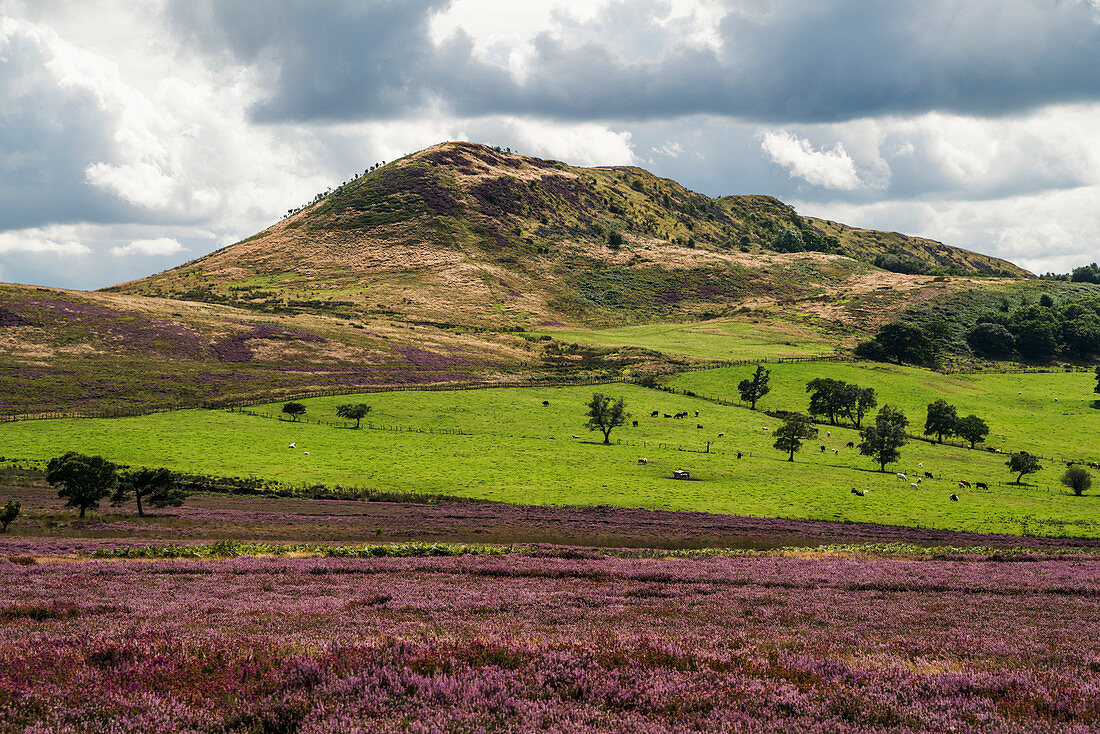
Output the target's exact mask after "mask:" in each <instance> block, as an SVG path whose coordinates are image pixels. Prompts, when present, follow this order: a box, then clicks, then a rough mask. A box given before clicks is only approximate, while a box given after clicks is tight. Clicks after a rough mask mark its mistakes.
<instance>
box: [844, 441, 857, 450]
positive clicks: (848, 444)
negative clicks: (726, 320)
mask: <svg viewBox="0 0 1100 734" xmlns="http://www.w3.org/2000/svg"><path fill="white" fill-rule="evenodd" d="M846 445H847V447H848V448H850V449H854V448H855V447H856V442H855V441H849V442H848V443H847V444H846Z"/></svg>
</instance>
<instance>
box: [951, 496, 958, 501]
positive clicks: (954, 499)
mask: <svg viewBox="0 0 1100 734" xmlns="http://www.w3.org/2000/svg"><path fill="white" fill-rule="evenodd" d="M951 501H952V502H958V501H959V495H957V494H953V495H951Z"/></svg>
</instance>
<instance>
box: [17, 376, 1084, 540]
mask: <svg viewBox="0 0 1100 734" xmlns="http://www.w3.org/2000/svg"><path fill="white" fill-rule="evenodd" d="M815 367H816V369H817V370H818V373H820V371H822V370H826V371H827V374H830V375H834V376H837V377H841V378H845V377H847V378H848V379H852V380H854V381H857V382H861V381H862V382H861V384H872V383H871V382H870V380H869V379H867V377H868V376H869V375H871V374H874V370H867V369H866V368H859V367H850V366H848V365H834V364H826V365H823V364H820V363H819V364H817V365H800V366H797V367H794V366H792V371H791V372H789V373H788V372H786V371H785V370H777V372H776V373H775V377H774V378H773V379H774V381H775V391H774V392H773V394H772V395H769V396H768V399H767V401H766V402H767V404H768V405H770V406H773V407H780V406H786V405H789V407H801V406H802V405H804V401H805V396H804V395H803V394H801V392H800V388H801V383H800V381H803V382H804V380H803V378H804V377H805V375H806V374H810V370H812V369H814V368H815ZM860 369H862V370H863V371H862V372H858V371H857V372H854V373H852V374H849V372H848V371H849V370H860ZM799 370H801V372H799ZM742 371H743V370H742ZM738 374H739V372H738V371H736V370H735V371H715V372H709V373H695V374H693V375H690V376H685V377H682V378H680V380H681V381H684V382H683V384H685V385H686V384H693V385H695V386H696V387H698V388H699V391H700V392H703V391H704V388H705V387H713V388H714V390H715V392H719V393H721V392H723V391H721V390H719V388H720V387H721V386H722V385H724V384H727V383H726V382H722V381H723V380H725V381H728V380H731V379H733V378H734V377H736V376H737V375H738ZM882 374H883V375H884V379H886V380H887V382H886V383H884V385H883V387H882V389H880V391H879V392H880V401H883V402H886V401H896V402H900V403H901V404H902V405H904V406H906V407H909V404H908V403H907V402H906V401H907V400H908V401H916V400H923V399H924V398H921V397H919V396H920V394H921V393H920V392H919V391H918V392H915V393H913V394H912V395H909V394H908V393H907V394H906V395H901V394H900V392H899V397H900V398H901V399H898V398H896V397H895V396H894V395H893V393H892V392H891V389H890V385H891V384H896V385H899V386H901V385H908V384H910V383H916V384H919V383H920V382H921V380H922V379H923V380H925V381H930V384H932V385H934V384H935V381H936V380H941V379H948V380H949V382H950V384H956V383H955V380H956V378H942V377H940V376H936V375H933V374H931V373H922V374H919V375H917V374H910V375H908V376H905V377H904V379H902V376H898V375H894V376H893V377H892V378H891V377H889V376H890V375H891V374H892V373H891V371H890V370H884V371H883V372H882ZM1086 378H1087V375H1083V374H1077V375H1062V374H1038V375H1018V376H1000V375H992V376H983V377H980V378H966V380H965V382H964V383H963V384H969V385H971V388H970V390H971V391H972V392H974V393H976V394H975V395H973V396H971V399H972V400H974V401H976V404H978V405H980V404H981V400H982V397H981V390H982V389H984V390H985V392H986V395H987V396H988V394H989V391H990V390H995V389H1002V388H1003V386H1004V385H1005V384H1006V383H1005V382H1004V381H1005V380H1009V381H1010V382H1009V383H1008V384H1010V385H1012V386H1019V387H1021V388H1024V390H1026V391H1027V393H1028V395H1040V394H1044V392H1046V391H1057V390H1059V389H1064V390H1066V391H1067V392H1068V391H1070V389H1071V388H1076V393H1083V392H1084V389H1085V388H1086V387H1088V385H1087V384H1086V382H1085V381H1086ZM891 379H892V380H893V381H894V382H893V383H891V382H890V380H891ZM958 379H962V378H958ZM687 380H695V381H696V382H697V383H698V384H696V382H692V383H688V382H686V381H687ZM983 380H988V381H989V383H988V384H986V383H984V382H983ZM975 385H976V386H975ZM1059 386H1061V387H1060V388H1059ZM596 389H603V390H604V391H606V392H609V393H611V394H613V395H622V396H623V397H625V399H626V401H627V404H628V408H629V409H630V410H631V412H632V413H633V416H634V419H636V420H638V422H639V425H638V427H631V426H630V425H629V424H628V425H627V426H624V427H623V428H620V429H617V430H616V431H615V432H613V433H612V439H613V440H615V441H618V442H619V443H615V444H613V445H611V446H603V445H601V444H600V438H599V434H598V433H595V434H593V433H589V432H587V431H585V430H584V429H583V422H584V420H583V413H584V407H583V406H584V403H585V400H586V399H587V398H588V397H589V396H590V395H591V393H592V391H593V388H585V387H563V388H537V389H536V388H531V389H521V388H516V389H494V390H477V391H456V392H395V393H378V394H371V395H364V396H359V397H356V396H342V397H335V398H317V399H312V400H306V401H303V402H305V404H306V405H307V406H308V413H307V416H306V420H307V421H308V420H309V419H310V418H312V419H314V420H316V419H321V420H323V421H332V420H333V419H334V418H335V415H334V413H335V407H336V405H338V404H340V403H345V402H360V401H362V402H366V403H368V404H370V405H371V407H372V410H371V412H370V414H369V422H368V421H364V428H363V429H361V430H358V431H356V430H350V429H347V428H343V427H336V426H334V425H330V424H326V423H311V422H299V423H291V422H288V421H284V420H279V419H278V418H277V416H278V415H279V413H278V408H279V406H278V405H270V406H260V407H259V408H257V409H256V414H248V413H231V412H225V411H179V412H174V413H163V414H156V415H148V416H140V417H134V418H122V419H112V420H87V419H85V420H57V421H32V422H24V423H15V424H7V425H3V426H0V455H4V456H8V457H12V456H17V457H25V458H33V459H47V458H49V457H52V456H55V455H58V454H60V453H62V452H64V451H65V450H69V449H74V450H80V451H83V452H87V453H98V454H102V455H104V456H107V457H109V458H110V459H112V460H115V461H119V462H122V463H126V464H131V465H148V466H167V467H169V468H171V469H174V470H180V471H188V472H197V473H206V474H214V475H224V476H240V477H248V476H255V477H259V478H270V479H275V480H278V481H281V482H285V483H289V484H300V485H312V484H327V485H330V486H331V485H337V484H339V485H344V486H364V487H369V488H373V489H377V490H384V491H391V492H428V493H439V494H450V495H459V496H465V497H473V498H480V499H489V500H498V501H505V502H511V503H519V504H547V505H615V506H625V507H641V508H649V509H670V510H692V511H706V512H713V513H727V514H741V515H750V516H756V517H783V518H806V519H818V520H852V521H863V522H879V523H888V524H896V525H904V526H919V527H932V528H939V529H950V530H967V531H974V532H1009V533H1022V534H1044V535H1075V536H1090V537H1095V536H1100V498H1097V497H1094V496H1086V497H1072V496H1069V495H1068V494H1067V493H1066V492H1064V491H1063V488H1062V487H1061V485H1060V484H1058V477H1059V476H1060V475H1061V471H1062V469H1063V467H1061V466H1059V465H1057V464H1055V463H1053V462H1046V464H1047V466H1046V468H1044V470H1043V471H1042V472H1040V473H1039V474H1037V475H1032V476H1030V477H1028V478H1026V481H1027V482H1028V485H1027V486H1016V485H1010V484H998V482H1001V483H1006V482H1008V481H1009V480H1010V479H1012V478H1014V477H1010V476H1009V474H1008V472H1007V470H1006V468H1005V467H1004V465H1003V464H1004V460H1005V456H1004V455H999V454H994V453H990V452H986V451H970V450H966V449H962V448H957V447H950V446H934V445H931V444H928V443H925V442H913V443H911V444H909V445H908V446H906V447H905V448H904V449H903V451H902V454H903V460H902V462H901V463H900V464H898V465H894V466H891V467H890V470H891V471H890V472H889V473H886V474H883V473H879V472H878V471H875V470H876V469H877V465H875V464H873V463H872V462H871V461H870V460H868V459H867V458H865V457H861V456H859V455H858V453H857V452H856V451H855V450H854V449H850V448H846V446H845V444H846V443H847V442H848V441H850V440H854V439H855V438H856V433H855V432H854V431H852V430H850V429H845V428H833V429H831V432H832V436H831V437H826V435H825V431H824V428H823V430H822V434H821V438H820V439H819V440H817V441H813V442H810V443H811V444H812V445H809V446H807V448H806V450H804V451H803V452H802V453H800V454H799V455H798V456H796V461H795V462H793V463H788V462H786V461H785V457H784V456H783V455H782V454H780V453H779V452H778V451H776V450H774V449H773V448H772V447H771V443H772V437H771V431H772V430H774V428H775V427H777V426H778V425H779V421H778V420H775V419H772V418H768V417H767V416H765V415H762V414H760V413H752V412H750V411H748V410H747V409H745V408H741V407H727V406H720V405H715V404H713V403H709V402H706V401H704V400H702V399H697V398H696V399H693V398H689V397H684V396H682V395H674V394H670V393H667V392H662V391H654V390H647V389H644V388H641V387H637V386H633V385H622V384H617V385H609V386H606V387H604V388H596ZM925 389H928V390H931V389H932V388H931V387H927V388H925ZM958 389H959V390H961V388H958ZM1024 390H1021V391H1024ZM1014 392H1015V391H1013V393H1014ZM1076 393H1074V394H1076ZM945 394H946V395H947V396H948V398H949V399H951V400H956V398H955V395H954V394H953V393H950V392H947V393H945ZM960 394H961V393H960ZM543 400H548V401H549V403H550V404H549V406H543V405H542V401H543ZM985 400H986V401H987V402H986V404H988V405H989V406H990V407H989V409H987V410H979V411H978V412H979V413H981V414H983V415H986V416H987V417H988V418H989V421H990V423H991V424H993V425H994V433H995V434H998V435H1000V436H1003V438H1004V439H1005V441H1006V442H1010V441H1014V440H1020V441H1021V444H1020V445H1014V444H1010V443H1004V444H1003V445H1004V446H1005V448H1006V449H1009V448H1029V449H1035V450H1038V449H1042V448H1044V447H1046V446H1049V445H1051V442H1052V439H1050V438H1049V435H1050V434H1057V433H1059V432H1061V431H1064V430H1068V428H1069V427H1071V426H1074V425H1076V424H1078V423H1080V422H1083V421H1085V420H1086V418H1087V416H1088V413H1087V412H1086V411H1091V410H1092V409H1091V408H1086V407H1083V406H1086V405H1088V404H1087V403H1080V402H1078V403H1077V405H1076V406H1073V404H1072V401H1069V400H1066V401H1065V404H1066V406H1065V410H1070V409H1071V408H1073V409H1074V410H1076V411H1078V413H1077V414H1076V415H1073V414H1071V415H1069V416H1064V417H1063V418H1057V419H1056V415H1060V414H1052V415H1051V416H1047V415H1046V414H1043V413H1034V412H1033V413H1032V419H1031V420H1026V419H1025V422H1024V424H1023V425H1022V426H1018V427H1016V428H1012V429H1009V428H1008V427H1006V426H1002V425H1001V423H1000V421H1002V420H1004V419H1006V418H1007V417H1008V416H1009V415H1012V413H1010V412H1008V410H1009V409H1008V408H1006V407H1001V408H998V409H997V412H993V411H994V408H993V405H992V403H990V402H989V399H988V397H986V398H985ZM957 402H959V403H960V407H961V408H962V407H963V405H962V401H961V400H958V401H957ZM1059 404H1060V405H1061V401H1060V403H1059ZM685 410H686V411H689V417H688V418H686V419H681V420H676V419H672V418H669V419H665V418H663V417H660V416H658V417H656V418H651V417H650V413H651V411H658V412H659V413H660V414H664V413H675V412H679V411H685ZM696 410H698V411H699V416H698V417H695V415H694V411H696ZM1060 410H1061V409H1060ZM910 415H911V416H914V423H916V422H917V421H916V420H915V416H916V413H915V412H913V411H912V410H911V411H910ZM921 417H923V414H921ZM1038 418H1041V419H1042V420H1041V421H1040V420H1038ZM1093 420H1095V419H1093ZM368 424H369V425H371V426H373V428H369V427H368ZM697 425H702V426H704V428H697V427H696V426H697ZM1029 427H1030V428H1029ZM383 428H384V430H383ZM764 428H768V429H769V430H767V431H765V430H763V429H764ZM459 431H461V433H458V432H459ZM1094 432H1095V429H1094V428H1093V429H1092V430H1091V431H1090V430H1088V429H1082V430H1081V431H1080V432H1077V433H1072V432H1070V433H1067V434H1066V435H1065V436H1064V438H1063V439H1062V440H1063V441H1065V442H1066V444H1067V446H1070V447H1073V448H1075V449H1076V450H1078V451H1082V452H1083V451H1085V450H1086V449H1087V448H1088V447H1089V446H1090V444H1089V442H1090V441H1091V440H1092V438H1091V437H1092V436H1093V435H1095V433H1094ZM719 433H724V434H725V435H724V436H722V437H719V436H718V434H719ZM573 435H576V436H579V438H576V439H574V438H571V436H573ZM1029 437H1030V438H1031V440H1030V441H1027V442H1025V441H1024V439H1025V438H1029ZM997 440H998V441H1000V440H1001V439H1000V438H998V439H997ZM708 441H709V442H711V445H710V447H709V448H710V452H709V453H705V452H706V451H707V448H708V447H707V442H708ZM292 442H293V443H295V444H296V448H295V449H289V448H288V445H289V444H290V443H292ZM819 444H820V445H824V446H826V451H825V452H821V451H819V450H818V448H817V447H818V445H819ZM1091 445H1092V446H1095V445H1096V444H1095V443H1092V444H1091ZM834 449H835V450H836V451H837V453H836V454H834V453H833V450H834ZM306 451H308V452H309V454H308V455H307V454H306V453H305V452H306ZM738 451H740V452H742V453H743V454H744V456H743V458H742V459H738V458H737V455H736V454H737V452H738ZM638 457H646V458H648V460H649V463H648V464H647V465H645V466H642V465H639V464H638V462H637V459H638ZM920 464H923V466H920ZM678 468H683V469H687V470H689V471H690V472H691V474H692V477H693V479H695V480H697V481H675V480H672V479H671V478H670V475H671V472H672V470H673V469H678ZM926 470H928V471H932V472H933V473H934V475H935V477H936V478H935V479H933V480H925V481H924V482H923V484H922V485H921V487H920V488H919V489H916V490H913V489H911V488H910V487H909V482H908V481H901V480H898V479H897V478H895V477H894V475H893V471H904V472H908V473H909V474H910V475H913V476H919V475H920V474H921V473H922V472H923V471H926ZM959 479H968V480H970V481H972V482H974V481H986V482H989V483H990V485H991V486H990V489H989V490H982V491H976V490H975V491H965V492H962V491H959V490H957V487H956V482H957V481H958V480H959ZM853 487H859V488H862V489H870V490H871V492H870V493H869V494H868V495H867V496H866V497H857V496H856V495H854V494H852V493H851V491H850V490H851V489H852V488H853ZM952 492H958V493H959V494H960V495H961V501H960V502H950V501H949V500H948V495H949V494H951V493H952Z"/></svg>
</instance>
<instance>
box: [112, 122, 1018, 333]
mask: <svg viewBox="0 0 1100 734" xmlns="http://www.w3.org/2000/svg"><path fill="white" fill-rule="evenodd" d="M882 254H891V255H894V256H895V257H900V258H904V259H905V260H906V261H916V262H919V263H920V264H921V266H922V267H921V268H919V270H920V271H921V272H925V271H929V272H933V271H937V269H938V271H939V272H938V273H937V272H933V274H943V273H945V272H949V273H962V274H965V275H994V274H995V275H1012V276H1021V277H1022V276H1027V275H1029V274H1028V273H1027V272H1026V271H1024V270H1022V269H1020V268H1018V267H1016V266H1014V265H1012V264H1011V263H1008V262H1005V261H1003V260H999V259H997V258H992V257H988V256H984V255H978V254H976V253H969V252H966V251H963V250H958V249H957V248H952V247H949V246H947V245H943V244H941V243H935V242H931V241H928V240H920V239H916V238H909V237H905V236H903V235H897V234H893V233H879V232H871V231H865V230H855V229H852V228H848V227H843V226H842V225H835V224H834V223H831V222H821V221H819V220H812V219H807V218H803V217H799V216H798V215H797V213H795V211H794V210H793V209H792V208H791V207H789V206H787V205H785V204H782V203H781V202H779V201H777V200H775V199H772V198H770V197H762V196H748V197H725V198H722V199H711V198H708V197H706V196H703V195H701V194H697V193H695V192H692V191H689V190H688V189H686V188H684V187H683V186H681V185H680V184H678V183H676V182H675V181H671V180H669V179H663V178H659V177H657V176H654V175H653V174H651V173H649V172H647V171H645V170H643V169H640V168H635V167H630V166H625V167H602V168H580V167H576V166H570V165H567V164H565V163H561V162H559V161H547V160H542V159H539V158H531V157H526V156H520V155H516V154H510V153H505V152H500V151H497V150H494V149H492V148H488V147H486V146H482V145H475V144H472V143H444V144H440V145H436V146H433V147H431V148H428V149H426V150H423V151H420V152H418V153H415V154H413V155H410V156H406V157H405V158H402V159H400V160H398V161H394V162H391V163H389V164H387V165H385V166H381V167H379V168H376V169H374V170H368V171H366V172H364V174H363V175H361V176H358V177H356V178H355V179H354V180H352V181H349V182H347V183H345V184H344V185H342V186H340V187H339V188H337V189H336V190H335V191H332V192H330V193H326V194H325V195H323V196H319V197H318V198H317V199H316V200H315V201H314V202H313V203H311V204H310V205H309V206H306V207H304V208H303V209H301V210H300V211H296V212H292V213H291V214H290V215H289V216H288V217H287V218H285V219H284V220H282V221H281V222H279V223H277V224H275V225H273V226H272V227H270V228H268V229H267V230H265V231H263V232H260V233H259V234H257V235H254V236H253V237H250V238H248V239H246V240H243V241H242V242H239V243H236V244H234V245H231V246H229V247H227V248H224V249H222V250H219V251H218V252H215V253H212V254H210V255H207V256H206V257H203V258H200V259H198V260H195V261H193V262H190V263H187V264H185V265H182V266H180V267H178V268H174V269H172V270H169V271H167V272H164V273H161V274H158V275H155V276H152V277H149V278H144V279H142V280H138V281H134V282H131V283H125V284H122V285H120V286H116V287H114V288H112V289H109V290H111V291H114V292H121V293H131V294H140V295H152V296H158V297H166V298H173V299H182V300H192V301H204V302H211V303H222V304H227V305H234V306H238V307H242V308H248V309H251V310H258V311H268V312H273V313H327V314H332V315H336V316H342V317H357V318H358V317H367V316H382V317H394V316H396V317H399V318H401V319H403V320H405V321H407V322H414V323H428V324H438V325H444V326H478V327H482V328H492V329H527V330H530V329H532V328H537V327H541V326H556V325H559V324H560V325H570V326H609V325H623V324H640V323H651V322H654V321H677V320H684V319H699V318H712V317H715V316H720V315H728V314H730V313H732V312H733V311H734V310H735V309H737V308H739V307H741V306H743V305H744V304H745V303H746V302H756V303H775V302H780V301H787V302H789V301H791V300H802V299H810V298H818V297H821V296H823V295H827V294H828V293H830V292H832V291H843V290H848V291H852V290H855V291H856V292H859V291H866V290H873V289H874V288H877V287H879V286H880V285H881V280H879V281H876V284H875V285H874V286H873V287H871V288H867V287H866V286H867V284H868V282H869V281H868V280H867V276H868V275H869V274H871V273H875V272H880V271H878V269H876V268H874V267H873V261H874V259H875V257H876V256H878V255H882ZM871 280H875V276H872V278H871ZM890 282H891V284H892V285H893V286H894V287H897V288H900V289H901V290H904V291H914V290H915V291H919V290H920V289H921V288H922V287H923V286H924V284H925V281H904V280H896V279H895V280H891V281H890ZM938 290H942V286H941V287H939V288H938ZM920 297H921V296H920V295H919V293H914V294H913V298H916V299H919V298H920Z"/></svg>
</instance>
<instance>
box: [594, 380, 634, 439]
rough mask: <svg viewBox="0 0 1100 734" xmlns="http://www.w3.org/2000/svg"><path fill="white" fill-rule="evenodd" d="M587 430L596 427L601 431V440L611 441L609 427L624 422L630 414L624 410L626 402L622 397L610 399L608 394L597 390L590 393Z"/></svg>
mask: <svg viewBox="0 0 1100 734" xmlns="http://www.w3.org/2000/svg"><path fill="white" fill-rule="evenodd" d="M587 415H588V423H586V424H585V425H586V426H587V427H588V430H590V431H594V430H596V429H597V428H598V429H600V430H601V431H603V442H604V443H607V444H609V443H611V439H610V438H609V436H610V435H611V429H612V428H615V427H616V426H621V425H622V424H623V423H626V419H627V418H629V417H630V414H629V413H627V412H626V403H624V402H623V399H622V398H619V399H618V400H612V399H611V397H610V396H607V395H603V394H601V393H598V392H594V393H592V399H591V400H589V401H588V413H587Z"/></svg>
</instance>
